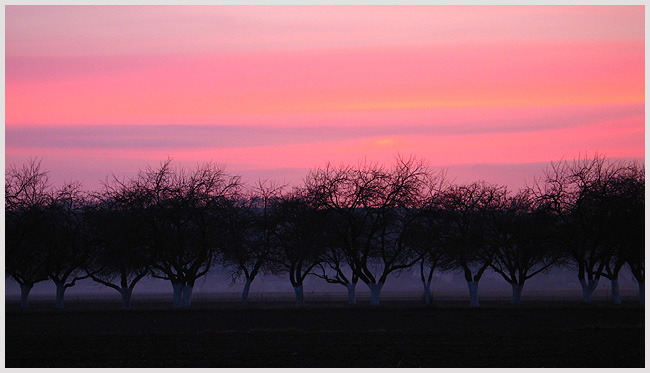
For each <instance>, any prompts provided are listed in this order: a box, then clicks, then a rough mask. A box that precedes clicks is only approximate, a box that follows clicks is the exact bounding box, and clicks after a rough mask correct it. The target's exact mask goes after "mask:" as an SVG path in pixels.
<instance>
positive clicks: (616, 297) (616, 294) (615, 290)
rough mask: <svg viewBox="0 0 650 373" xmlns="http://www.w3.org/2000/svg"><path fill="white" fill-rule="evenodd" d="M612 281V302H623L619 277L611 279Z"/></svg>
mask: <svg viewBox="0 0 650 373" xmlns="http://www.w3.org/2000/svg"><path fill="white" fill-rule="evenodd" d="M610 282H611V283H612V303H614V304H621V293H620V291H619V287H618V279H613V280H610Z"/></svg>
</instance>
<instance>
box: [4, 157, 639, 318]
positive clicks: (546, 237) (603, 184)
mask: <svg viewBox="0 0 650 373" xmlns="http://www.w3.org/2000/svg"><path fill="white" fill-rule="evenodd" d="M644 184H645V174H644V168H643V167H642V166H639V165H637V164H635V163H627V164H623V163H616V162H609V161H607V160H606V159H604V158H601V157H595V158H593V159H581V160H577V161H574V162H567V161H563V162H559V163H554V164H552V166H551V167H550V168H549V169H547V170H546V172H545V176H544V178H542V179H541V180H538V181H537V182H535V183H534V185H532V186H530V187H527V188H525V189H524V190H521V191H519V192H517V193H510V192H509V191H508V190H507V189H506V188H505V187H501V186H497V185H490V184H487V183H484V182H476V183H470V184H465V185H454V184H451V183H448V182H447V181H446V180H445V177H444V174H443V173H433V172H431V171H430V170H429V169H428V168H427V166H426V165H425V164H424V163H423V162H422V161H418V160H416V159H399V158H398V159H397V160H396V163H395V165H394V166H393V167H392V168H385V167H382V166H379V165H374V164H359V165H356V166H338V167H335V166H331V165H328V166H326V167H324V168H320V169H315V170H312V171H310V172H309V174H308V175H307V176H306V178H305V181H304V185H303V186H302V187H299V188H294V189H293V190H290V191H287V190H286V189H287V188H285V187H284V186H280V185H276V184H273V183H271V182H267V181H260V182H258V184H257V185H255V186H252V187H248V186H245V185H243V184H242V183H241V181H240V179H239V177H236V176H230V175H228V174H227V173H226V172H225V170H224V168H223V167H221V166H218V165H215V164H212V163H208V164H205V165H203V166H199V167H197V168H196V169H192V170H190V169H182V168H175V167H173V166H172V163H171V162H170V161H167V162H164V163H162V164H161V165H160V166H159V167H157V168H148V169H146V170H144V171H141V172H139V173H138V174H137V175H136V176H135V177H133V178H131V179H127V180H118V179H117V178H115V177H113V178H112V179H111V180H108V181H107V182H105V183H104V186H103V189H102V190H101V191H99V192H84V191H82V190H81V188H80V185H79V184H77V183H72V184H66V185H64V186H62V187H59V188H53V187H51V186H50V185H49V183H48V174H47V172H45V171H44V170H43V169H42V168H41V165H40V162H38V161H30V162H28V163H27V164H25V165H22V166H20V167H18V166H15V165H14V166H10V167H9V168H8V169H7V170H6V175H5V220H6V257H5V259H6V260H5V265H6V268H5V269H6V274H7V275H9V276H11V277H12V278H13V279H15V280H16V281H17V282H18V283H19V284H20V286H21V291H22V302H21V304H22V306H23V307H27V298H28V295H29V291H30V289H31V288H32V287H33V285H34V284H35V283H37V282H39V281H45V280H48V279H50V280H52V281H53V282H54V283H55V284H56V289H57V290H56V299H57V307H61V308H62V307H63V299H64V294H65V291H66V289H68V288H69V287H71V286H74V285H75V282H76V281H78V280H80V279H84V278H91V279H92V280H94V281H96V282H98V283H101V284H103V285H105V286H108V287H110V288H113V289H115V290H117V291H118V292H120V293H121V295H122V300H123V307H124V308H129V307H130V299H131V293H132V291H133V288H134V287H135V286H136V284H137V283H138V282H139V281H140V280H141V279H143V278H144V277H146V276H152V277H154V278H160V279H164V280H168V281H170V283H171V285H172V288H173V305H174V307H188V306H190V302H191V295H192V289H193V286H194V283H195V282H196V280H197V279H199V278H200V277H202V276H204V275H206V273H208V271H209V270H210V269H211V268H214V267H215V266H221V267H223V268H227V269H229V270H230V271H231V273H232V278H233V280H234V281H237V280H241V281H243V283H244V290H243V294H242V301H243V302H244V303H246V302H247V299H248V293H249V291H250V288H251V284H252V283H253V282H254V280H255V278H256V277H257V276H258V275H259V274H260V273H271V274H275V275H279V276H286V277H288V279H289V281H290V282H291V285H292V286H293V288H294V290H295V294H296V302H297V304H298V305H302V304H304V297H303V282H304V280H305V278H306V277H307V276H310V275H311V276H318V277H320V278H322V279H324V280H325V281H327V282H329V283H333V284H340V285H342V286H344V287H345V288H346V289H347V292H348V299H349V303H351V304H355V303H356V299H355V289H356V286H357V283H358V282H359V280H360V281H362V282H363V283H365V284H366V285H367V286H368V288H369V289H370V291H371V304H372V305H378V304H379V300H380V294H381V289H382V287H383V286H384V284H385V283H386V281H387V279H388V278H389V275H390V274H391V273H395V272H399V271H402V270H404V269H407V268H411V267H413V266H416V267H419V270H420V275H421V281H422V286H423V293H424V299H425V301H426V302H427V303H429V302H430V301H431V291H430V289H431V281H432V279H433V274H434V273H435V271H462V273H463V274H464V276H465V279H466V281H467V284H468V289H469V293H470V305H471V306H473V307H478V306H479V301H478V284H479V281H480V279H481V276H482V275H483V273H484V272H485V271H486V270H487V269H488V268H490V269H492V270H493V271H495V272H497V273H499V274H500V275H501V276H502V277H503V278H504V279H505V280H506V281H507V282H508V283H510V284H511V285H512V291H513V297H512V303H515V304H516V303H520V301H521V292H522V290H523V288H524V285H525V282H526V280H528V279H530V278H531V277H533V276H535V275H537V274H539V273H542V272H544V271H548V270H549V269H550V268H552V267H554V266H569V267H571V268H573V269H575V271H576V273H577V276H578V278H579V280H580V283H581V284H582V290H583V300H584V302H586V303H589V302H590V300H591V294H592V292H593V291H594V289H595V288H596V286H597V284H598V281H599V280H600V278H601V277H605V278H607V279H609V280H610V281H611V284H612V301H613V302H614V303H620V296H619V294H618V276H619V273H620V271H621V270H622V268H623V267H624V266H625V265H627V266H629V268H630V269H631V272H632V274H633V275H634V278H635V279H636V281H637V282H638V283H639V297H640V301H641V302H642V303H643V297H644V289H643V286H644V285H643V284H644V276H645V275H644V271H645V265H644V229H645V227H644V210H645V208H644V206H645V202H644Z"/></svg>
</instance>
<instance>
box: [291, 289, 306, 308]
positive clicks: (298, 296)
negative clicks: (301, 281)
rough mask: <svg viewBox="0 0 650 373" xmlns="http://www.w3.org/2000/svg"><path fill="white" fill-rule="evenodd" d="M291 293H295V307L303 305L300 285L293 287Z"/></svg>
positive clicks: (303, 298) (303, 296)
mask: <svg viewBox="0 0 650 373" xmlns="http://www.w3.org/2000/svg"><path fill="white" fill-rule="evenodd" d="M293 292H294V293H296V307H302V306H304V305H305V295H304V293H303V291H302V285H294V286H293Z"/></svg>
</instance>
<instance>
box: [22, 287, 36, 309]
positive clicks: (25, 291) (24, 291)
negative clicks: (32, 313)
mask: <svg viewBox="0 0 650 373" xmlns="http://www.w3.org/2000/svg"><path fill="white" fill-rule="evenodd" d="M32 287H34V285H31V284H23V285H20V308H27V298H28V297H29V291H30V290H32Z"/></svg>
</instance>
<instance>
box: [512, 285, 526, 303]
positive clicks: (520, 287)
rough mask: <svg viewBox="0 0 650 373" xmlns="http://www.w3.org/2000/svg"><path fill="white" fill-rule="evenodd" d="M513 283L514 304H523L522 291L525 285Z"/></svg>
mask: <svg viewBox="0 0 650 373" xmlns="http://www.w3.org/2000/svg"><path fill="white" fill-rule="evenodd" d="M511 285H512V304H521V291H522V290H524V285H519V284H511Z"/></svg>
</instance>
